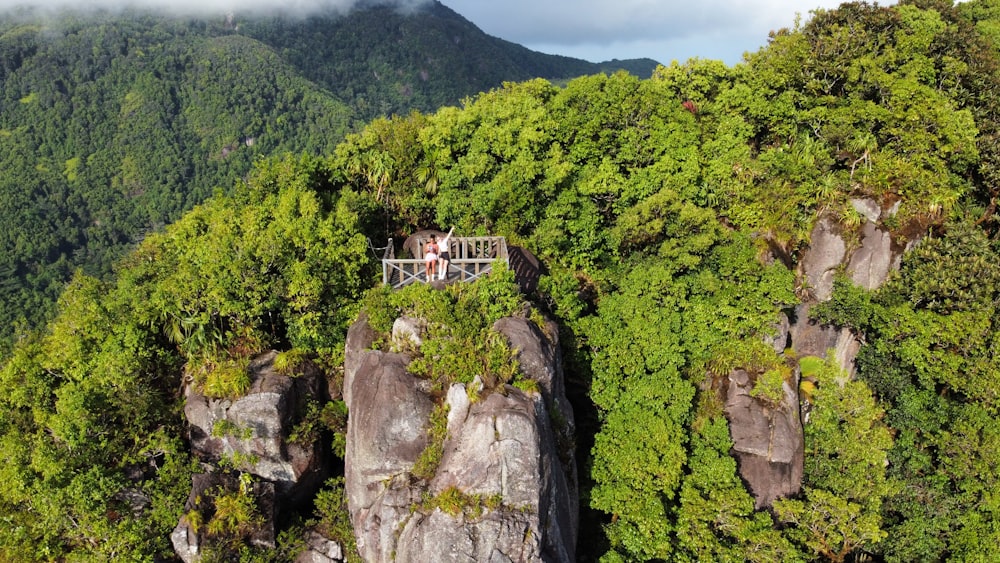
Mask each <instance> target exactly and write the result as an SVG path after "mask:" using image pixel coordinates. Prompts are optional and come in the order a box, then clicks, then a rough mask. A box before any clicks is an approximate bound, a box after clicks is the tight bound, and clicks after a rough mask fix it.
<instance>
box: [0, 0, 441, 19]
mask: <svg viewBox="0 0 1000 563" xmlns="http://www.w3.org/2000/svg"><path fill="white" fill-rule="evenodd" d="M430 1H431V0H380V1H379V2H378V4H380V5H387V4H394V5H396V6H398V7H399V8H400V9H402V10H412V9H415V8H417V7H419V6H421V5H424V4H427V3H429V2H430ZM363 3H366V1H365V0H86V3H85V4H81V2H80V0H28V1H24V0H0V10H3V11H6V10H11V9H22V8H28V9H41V10H57V9H66V8H69V9H71V10H74V11H97V10H106V11H111V12H117V11H121V10H129V9H136V10H149V11H153V12H159V13H168V14H175V15H186V16H197V15H216V14H226V13H229V12H236V13H241V14H243V13H254V14H285V15H302V16H305V15H309V14H314V13H328V12H347V11H349V10H351V9H352V8H354V7H356V6H358V5H359V4H363ZM367 3H371V2H370V1H368V2H367Z"/></svg>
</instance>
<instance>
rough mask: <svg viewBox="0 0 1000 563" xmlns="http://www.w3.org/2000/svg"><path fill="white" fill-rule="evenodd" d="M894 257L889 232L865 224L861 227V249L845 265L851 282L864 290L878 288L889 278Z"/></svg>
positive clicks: (871, 224) (874, 225)
mask: <svg viewBox="0 0 1000 563" xmlns="http://www.w3.org/2000/svg"><path fill="white" fill-rule="evenodd" d="M896 256H897V254H896V253H894V252H893V248H892V237H891V236H890V234H889V232H888V231H885V230H883V229H880V228H879V227H878V226H877V225H876V224H875V223H871V222H868V223H865V224H864V225H863V226H862V227H861V247H860V248H858V249H857V250H855V251H854V252H853V253H851V260H850V262H849V263H848V265H847V271H848V272H849V273H850V276H851V281H853V282H854V284H855V285H858V286H861V287H863V288H865V289H876V288H878V287H879V286H881V285H882V284H883V283H884V282H885V280H886V278H888V277H889V272H890V271H891V270H892V268H893V265H894V263H895V262H896Z"/></svg>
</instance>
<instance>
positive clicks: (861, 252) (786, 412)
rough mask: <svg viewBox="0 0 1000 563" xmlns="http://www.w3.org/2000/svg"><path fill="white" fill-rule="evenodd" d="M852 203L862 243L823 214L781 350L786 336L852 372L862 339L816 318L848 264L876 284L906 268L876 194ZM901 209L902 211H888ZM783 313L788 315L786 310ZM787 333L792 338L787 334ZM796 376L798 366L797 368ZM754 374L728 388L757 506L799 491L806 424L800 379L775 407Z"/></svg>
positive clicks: (802, 351) (854, 276) (738, 375)
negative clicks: (759, 390) (758, 395)
mask: <svg viewBox="0 0 1000 563" xmlns="http://www.w3.org/2000/svg"><path fill="white" fill-rule="evenodd" d="M850 203H851V206H852V207H853V208H854V210H855V211H857V212H858V213H859V214H861V216H862V217H863V218H864V222H863V224H862V225H861V228H860V232H859V233H858V234H859V237H858V242H859V243H860V244H859V245H858V247H857V248H855V249H853V250H849V249H848V245H847V243H846V242H845V240H844V237H843V236H842V234H841V230H842V229H841V227H840V225H838V224H837V223H836V222H835V221H834V220H833V219H832V218H830V217H823V218H820V219H819V220H818V221H817V222H816V225H815V226H814V227H813V231H812V233H811V235H810V244H809V248H808V249H807V250H806V251H805V253H804V254H803V255H802V257H801V259H800V260H799V265H798V272H799V276H800V279H802V281H803V282H804V285H805V287H807V288H808V289H809V291H807V292H806V293H805V294H804V298H803V301H802V303H801V304H800V305H799V306H798V307H796V309H795V314H794V317H793V319H792V320H791V322H790V323H789V322H788V321H787V319H783V320H782V321H780V322H779V323H778V327H777V329H778V330H777V333H778V335H777V337H776V338H775V339H774V341H773V344H774V350H775V352H776V353H778V354H780V353H781V352H782V350H783V348H784V343H785V342H786V341H787V342H788V343H789V344H790V345H791V348H792V349H793V350H794V351H795V354H796V355H797V357H799V358H801V357H804V356H816V357H819V358H826V357H827V355H828V354H831V353H832V355H833V357H834V358H835V359H836V361H837V363H838V364H839V365H840V366H841V368H843V369H844V370H845V371H846V372H847V374H848V375H849V376H851V377H853V376H854V373H855V367H854V360H855V358H856V357H857V353H858V350H859V349H860V347H861V343H860V342H859V341H858V339H857V337H856V336H855V335H854V334H853V333H852V332H851V331H850V330H848V329H846V328H838V327H834V326H827V325H821V324H818V323H816V322H815V321H812V320H810V319H809V311H810V310H811V308H812V307H813V306H814V305H815V304H816V303H818V302H822V301H826V300H828V299H830V297H831V296H832V294H833V279H834V276H835V274H836V273H837V271H838V270H841V269H843V270H844V271H845V272H846V274H847V276H848V277H849V278H850V279H851V280H852V281H853V283H855V284H856V285H859V286H861V287H864V288H866V289H876V288H878V287H879V286H881V285H882V284H883V283H884V282H885V280H886V279H887V278H888V276H889V273H890V272H891V271H892V270H893V269H895V268H898V267H899V259H900V256H901V254H902V252H901V251H900V249H898V248H897V247H896V246H895V245H894V243H893V241H892V237H891V235H890V233H889V232H888V231H886V230H885V229H883V228H881V227H879V226H878V224H877V222H878V221H879V219H880V218H881V217H882V209H881V207H880V206H879V204H878V203H877V202H876V201H874V200H872V199H853V200H851V202H850ZM893 213H895V208H894V209H890V211H889V212H888V214H890V215H891V214H893ZM782 316H783V317H784V315H782ZM786 335H787V338H786ZM796 374H797V371H796ZM752 379H753V378H752V377H751V376H750V375H749V374H747V373H746V372H744V371H742V370H736V371H734V372H733V373H732V374H730V376H729V381H728V382H727V383H728V385H727V387H726V406H725V411H726V417H727V418H728V419H729V427H730V434H731V436H732V438H733V450H734V452H735V455H736V457H737V459H738V460H739V469H740V475H741V476H742V477H743V479H744V480H745V481H746V482H747V483H748V485H749V486H750V488H751V491H752V493H753V495H754V498H755V499H756V503H757V507H758V508H760V507H763V506H770V504H771V503H772V502H773V501H774V500H775V499H777V498H781V497H785V496H790V495H794V494H796V493H798V492H799V488H800V486H801V481H802V455H803V454H802V448H803V437H802V424H801V422H800V420H801V417H800V414H799V399H798V389H797V388H798V376H797V375H796V378H795V381H792V382H787V383H786V384H785V389H784V390H785V396H784V398H783V400H782V401H781V403H780V405H768V404H766V403H765V402H763V401H760V400H757V399H754V398H753V397H751V396H750V395H749V391H750V388H752V385H753V382H752Z"/></svg>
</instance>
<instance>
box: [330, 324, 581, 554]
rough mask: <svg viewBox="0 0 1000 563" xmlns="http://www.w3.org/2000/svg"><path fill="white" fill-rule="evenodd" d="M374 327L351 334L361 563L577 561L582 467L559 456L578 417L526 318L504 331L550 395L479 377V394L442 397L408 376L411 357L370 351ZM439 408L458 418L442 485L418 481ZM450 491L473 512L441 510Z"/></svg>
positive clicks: (349, 479)
mask: <svg viewBox="0 0 1000 563" xmlns="http://www.w3.org/2000/svg"><path fill="white" fill-rule="evenodd" d="M365 324H366V321H365V320H364V319H361V320H359V321H358V323H356V324H355V325H354V326H353V327H351V330H350V332H349V336H348V344H347V351H346V354H347V358H348V361H347V362H346V364H347V366H348V369H347V372H346V373H345V386H346V387H348V388H349V391H347V392H346V393H345V396H346V397H349V399H348V400H349V403H348V404H349V408H350V418H349V421H348V437H347V457H346V460H345V461H346V491H347V495H348V506H349V508H350V512H351V519H352V523H353V525H354V531H355V536H356V538H357V542H358V549H359V552H360V553H361V555H362V557H363V558H364V559H365V560H366V561H397V562H418V561H419V562H424V561H573V560H575V554H574V548H575V544H576V530H577V525H578V523H577V518H578V515H577V506H576V502H577V500H576V499H577V490H576V488H577V486H576V475H575V469H574V467H575V464H574V463H572V461H573V460H572V457H571V456H572V448H571V447H570V448H568V452H564V453H567V454H568V455H569V456H570V458H569V463H568V464H564V463H562V461H561V459H560V457H561V455H562V454H561V453H560V451H559V448H560V443H562V442H563V438H562V436H563V433H565V432H572V428H573V418H572V409H571V408H570V407H569V403H568V402H566V399H565V396H564V395H563V394H562V386H563V383H562V372H561V367H560V364H559V360H558V357H559V354H558V348H557V344H556V343H555V342H554V341H549V340H548V339H546V337H545V336H544V335H543V334H542V333H541V332H540V331H539V330H538V329H537V328H536V327H534V325H533V324H532V323H529V322H528V321H526V320H524V319H507V320H503V321H501V322H499V323H497V324H498V326H497V327H495V329H496V330H498V331H499V332H501V333H503V334H505V335H506V336H507V338H508V340H509V341H510V342H511V343H512V346H513V347H514V348H516V349H517V350H518V351H519V359H520V362H521V368H522V371H523V372H524V373H525V374H527V375H529V376H530V377H532V378H537V379H536V381H537V382H538V386H539V389H540V390H541V393H525V392H523V391H521V390H519V389H516V388H514V387H511V386H504V387H501V388H500V389H498V391H497V392H490V390H489V389H483V388H482V384H481V382H480V381H479V380H478V379H477V380H476V383H474V384H473V385H474V386H475V387H474V388H473V389H471V390H470V389H467V388H466V386H465V385H463V384H460V383H457V384H454V385H452V386H451V387H450V388H449V389H447V390H443V395H444V396H443V397H442V396H441V395H440V394H439V393H440V392H434V393H432V390H431V389H430V388H429V385H428V383H429V382H427V381H423V380H420V379H417V378H416V377H414V376H413V375H411V374H409V373H408V372H407V371H406V368H407V365H408V363H409V360H410V358H409V357H408V356H407V355H406V354H399V353H385V352H381V351H375V350H370V346H371V342H372V340H371V333H370V329H367V328H365V326H364V325H365ZM417 326H419V325H417ZM420 338H424V336H423V335H420ZM550 397H551V398H550ZM440 401H444V402H446V403H447V405H448V408H449V411H448V418H447V436H446V438H445V439H444V441H443V443H441V444H440V446H441V457H440V462H439V464H438V465H437V468H436V471H435V472H434V475H433V477H431V478H429V479H427V480H420V479H417V478H415V477H414V476H413V475H412V470H413V467H414V464H415V463H416V461H417V459H418V457H420V455H421V453H422V452H423V451H424V449H425V448H426V447H427V446H428V445H429V443H430V442H429V438H428V433H427V428H428V424H429V420H430V417H431V411H432V410H433V409H434V408H435V403H436V402H440ZM554 405H560V406H558V407H555V408H556V409H558V413H559V414H554V410H555V409H554V407H553V406H554ZM562 405H564V406H562ZM554 426H559V427H560V428H558V429H557V428H554ZM564 445H565V444H564ZM562 457H565V456H564V455H563V456H562ZM449 493H451V494H457V495H459V496H458V498H459V499H460V500H461V502H462V503H465V506H460V507H457V508H455V507H452V508H453V510H448V511H445V510H443V509H442V508H441V507H439V506H438V505H436V504H435V503H434V499H437V498H440V497H442V495H446V494H449ZM469 504H474V505H475V506H469Z"/></svg>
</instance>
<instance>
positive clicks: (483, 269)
mask: <svg viewBox="0 0 1000 563" xmlns="http://www.w3.org/2000/svg"><path fill="white" fill-rule="evenodd" d="M440 239H441V237H438V240H440ZM426 242H427V238H425V237H420V238H418V239H417V244H416V248H417V249H418V250H417V253H418V254H419V255H418V256H417V257H415V258H396V257H395V253H396V251H395V248H394V246H393V243H392V239H389V246H388V247H387V248H386V249H385V254H384V255H383V256H382V283H384V284H387V285H392V288H393V289H399V288H401V287H403V286H404V285H409V284H411V283H413V282H417V281H427V271H426V267H425V264H424V243H426ZM448 251H449V252H450V253H451V261H450V265H449V267H448V272H447V273H448V276H447V280H446V281H449V282H450V281H460V282H471V281H474V280H477V279H479V278H480V277H482V276H484V275H486V274H488V273H490V272H491V271H492V270H493V264H495V263H496V262H497V261H503V263H504V264H507V265H508V266H509V265H510V258H509V256H508V254H507V240H506V239H505V238H504V237H451V239H450V240H449V241H448Z"/></svg>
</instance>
